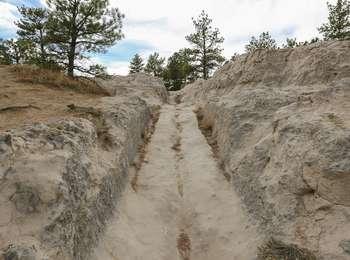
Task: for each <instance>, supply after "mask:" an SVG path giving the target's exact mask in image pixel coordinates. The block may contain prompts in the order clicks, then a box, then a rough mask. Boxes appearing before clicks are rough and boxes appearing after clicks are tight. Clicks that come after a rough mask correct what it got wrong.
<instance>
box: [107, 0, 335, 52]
mask: <svg viewBox="0 0 350 260" xmlns="http://www.w3.org/2000/svg"><path fill="white" fill-rule="evenodd" d="M334 1H335V0H333V1H331V2H334ZM326 2H327V0H283V1H281V0H220V1H218V0H216V1H214V0H192V1H189V0H177V1H164V0H148V1H139V0H111V3H112V5H113V6H116V7H118V8H119V9H120V10H121V11H122V12H123V13H124V14H125V15H126V18H127V19H126V24H125V28H124V32H125V35H126V39H127V40H137V41H143V42H145V43H147V44H150V45H152V46H154V50H155V51H158V52H160V53H161V54H162V55H164V56H167V57H168V56H169V55H171V53H173V52H174V51H176V50H178V49H180V48H183V47H185V46H188V43H187V42H186V40H185V36H186V35H187V34H189V33H191V32H192V30H193V27H192V21H191V18H192V17H196V16H197V15H198V14H199V13H200V12H201V10H206V11H207V12H208V13H209V15H210V16H211V18H212V19H213V22H214V26H215V27H218V28H219V29H220V31H221V33H222V35H223V36H224V37H225V39H226V41H225V43H224V49H225V50H224V54H225V56H226V57H227V58H229V57H230V56H232V55H233V53H235V52H243V51H244V46H245V44H247V41H248V40H249V38H250V37H251V36H253V35H258V34H260V33H261V32H263V31H270V32H271V33H272V35H273V36H274V37H275V38H276V39H277V40H278V41H279V43H280V44H281V43H282V40H283V41H284V40H285V38H286V37H297V38H298V40H300V41H303V40H309V39H311V38H313V37H315V36H318V32H317V27H319V26H320V25H321V24H322V23H323V22H324V21H325V20H326V18H327V13H328V12H327V5H326ZM147 21H149V22H147ZM157 21H158V22H157ZM288 31H290V33H288Z"/></svg>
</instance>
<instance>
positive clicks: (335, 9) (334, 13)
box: [318, 0, 350, 40]
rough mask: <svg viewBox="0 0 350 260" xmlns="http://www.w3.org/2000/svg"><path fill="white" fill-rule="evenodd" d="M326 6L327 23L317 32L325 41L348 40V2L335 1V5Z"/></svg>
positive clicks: (349, 21)
mask: <svg viewBox="0 0 350 260" xmlns="http://www.w3.org/2000/svg"><path fill="white" fill-rule="evenodd" d="M327 4H328V9H329V16H328V23H325V24H323V25H322V26H321V27H320V28H319V29H318V30H319V32H320V33H322V34H323V36H324V38H325V39H326V40H347V39H350V2H349V1H348V0H337V3H336V4H335V5H332V4H330V3H327Z"/></svg>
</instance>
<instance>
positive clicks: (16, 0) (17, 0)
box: [0, 0, 42, 7]
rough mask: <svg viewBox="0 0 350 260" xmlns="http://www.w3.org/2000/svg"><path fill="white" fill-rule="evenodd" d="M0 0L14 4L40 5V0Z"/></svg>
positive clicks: (0, 0)
mask: <svg viewBox="0 0 350 260" xmlns="http://www.w3.org/2000/svg"><path fill="white" fill-rule="evenodd" d="M0 2H4V3H9V4H12V5H15V6H22V5H24V6H30V7H40V6H42V4H41V2H40V0H25V1H23V0H0Z"/></svg>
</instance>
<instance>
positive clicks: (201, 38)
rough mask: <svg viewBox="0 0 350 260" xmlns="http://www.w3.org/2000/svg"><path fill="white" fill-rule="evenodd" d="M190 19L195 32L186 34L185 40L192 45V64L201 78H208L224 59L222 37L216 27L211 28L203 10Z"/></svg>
mask: <svg viewBox="0 0 350 260" xmlns="http://www.w3.org/2000/svg"><path fill="white" fill-rule="evenodd" d="M192 20H193V25H194V28H195V32H194V33H192V34H190V35H188V36H186V40H187V41H188V42H189V43H190V44H191V45H192V49H191V54H192V56H193V66H194V69H195V71H196V72H197V74H198V75H199V76H200V77H201V78H204V79H208V78H209V76H210V75H211V73H212V71H213V70H214V69H216V68H217V67H219V66H220V65H221V64H222V63H223V62H224V61H225V58H224V57H223V56H222V51H223V49H222V48H221V44H222V43H223V42H224V38H223V37H221V36H220V32H219V29H218V28H215V29H213V28H212V25H211V24H212V22H213V21H212V19H210V18H209V16H208V14H207V13H205V11H202V13H201V14H200V15H199V17H198V18H197V19H194V18H192Z"/></svg>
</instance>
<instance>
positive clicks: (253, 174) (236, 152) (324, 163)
mask: <svg viewBox="0 0 350 260" xmlns="http://www.w3.org/2000/svg"><path fill="white" fill-rule="evenodd" d="M181 95H182V99H183V101H185V102H189V103H193V104H196V106H197V107H198V110H199V113H200V118H201V119H202V121H201V126H202V127H204V128H205V130H207V131H209V132H210V134H211V139H212V140H211V142H213V140H214V141H215V144H216V149H215V150H217V152H218V157H219V158H220V160H221V163H222V165H223V167H224V168H225V171H226V173H227V174H228V175H229V176H230V179H231V182H232V184H233V187H234V188H235V189H236V190H237V191H238V192H239V194H240V195H241V198H242V201H243V202H244V204H245V206H246V210H247V211H248V212H249V214H250V216H251V219H252V221H255V222H257V223H258V224H259V226H260V230H261V232H262V233H264V234H265V235H266V239H268V238H269V237H270V236H273V237H274V238H276V239H279V240H282V241H284V242H286V243H295V244H298V245H300V246H302V247H307V248H309V249H310V250H312V251H313V252H314V253H315V254H316V255H317V257H318V259H349V258H350V255H349V251H350V248H349V241H350V200H349V199H350V41H342V42H326V43H317V44H314V45H310V46H305V47H299V48H296V49H281V50H275V51H266V50H259V51H256V52H254V53H252V54H250V55H242V56H240V57H239V58H238V59H237V60H235V61H231V62H229V63H228V64H226V65H224V66H223V68H221V69H220V70H219V71H218V72H217V73H216V74H215V75H214V76H213V78H212V79H210V80H208V81H198V82H196V83H194V84H192V85H189V86H187V87H186V88H185V89H184V90H183V91H182V93H181Z"/></svg>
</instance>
